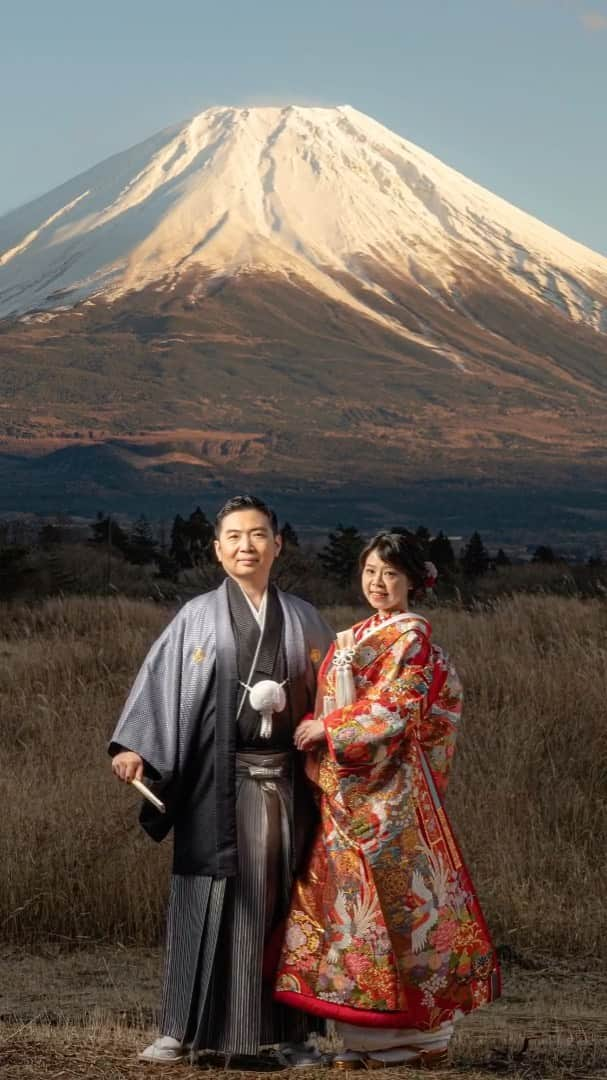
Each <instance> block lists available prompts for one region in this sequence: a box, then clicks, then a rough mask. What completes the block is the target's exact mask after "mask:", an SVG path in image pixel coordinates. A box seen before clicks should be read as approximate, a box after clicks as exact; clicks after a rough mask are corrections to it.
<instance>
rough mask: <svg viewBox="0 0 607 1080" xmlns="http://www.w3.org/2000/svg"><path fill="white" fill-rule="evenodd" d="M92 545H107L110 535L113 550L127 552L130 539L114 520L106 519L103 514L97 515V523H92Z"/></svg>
mask: <svg viewBox="0 0 607 1080" xmlns="http://www.w3.org/2000/svg"><path fill="white" fill-rule="evenodd" d="M91 531H92V533H93V535H92V538H91V540H92V543H93V544H107V543H108V535H109V538H110V545H111V547H112V548H116V550H117V551H121V552H123V553H124V552H125V551H126V549H127V548H128V546H129V538H128V536H127V534H126V533H125V531H124V529H121V528H120V525H119V524H118V522H117V521H115V520H114V518H111V517H109V516H108V517H104V516H103V514H102V513H101V512H99V513H98V514H97V517H96V519H95V521H93V522H92V523H91Z"/></svg>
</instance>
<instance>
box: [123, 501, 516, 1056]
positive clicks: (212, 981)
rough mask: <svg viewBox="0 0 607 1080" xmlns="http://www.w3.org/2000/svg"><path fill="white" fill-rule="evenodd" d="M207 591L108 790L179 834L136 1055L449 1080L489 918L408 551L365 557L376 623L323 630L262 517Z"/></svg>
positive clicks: (167, 644) (478, 981) (141, 692)
mask: <svg viewBox="0 0 607 1080" xmlns="http://www.w3.org/2000/svg"><path fill="white" fill-rule="evenodd" d="M215 533H216V539H215V551H216V555H217V558H218V560H219V561H220V563H221V564H222V566H223V569H224V570H225V572H226V580H225V581H224V583H223V584H222V585H221V586H220V588H218V589H216V590H213V591H212V592H209V593H206V594H204V595H202V596H199V597H196V598H195V599H194V600H192V601H190V603H188V604H186V605H185V606H184V607H183V608H182V609H181V611H180V612H179V613H178V615H177V616H176V617H175V618H174V619H173V621H172V622H171V623H170V625H169V626H168V627H167V629H166V630H165V632H164V633H163V634H162V635H161V637H160V638H159V639H158V640H157V641H156V642H155V644H154V645H153V646H152V648H151V650H150V652H149V654H148V656H147V657H146V659H145V661H144V663H143V666H142V668H141V670H140V672H139V675H138V676H137V679H136V681H135V683H134V685H133V688H132V690H131V693H130V695H129V698H128V700H127V703H126V705H125V708H124V710H123V713H122V716H121V718H120V720H119V722H118V725H117V727H116V730H115V732H114V735H113V738H112V741H111V744H110V753H111V754H112V756H113V761H112V768H113V771H114V773H115V774H116V775H117V776H118V777H119V778H120V779H121V780H127V781H128V780H132V779H141V778H142V777H145V778H146V779H149V780H150V781H152V782H155V783H154V784H153V786H154V790H155V791H156V793H157V794H158V795H159V796H160V797H161V798H162V799H163V800H164V802H165V805H166V809H167V813H166V814H165V815H161V814H159V813H158V812H157V811H155V810H154V809H153V808H152V807H149V805H148V803H145V804H144V806H143V808H142V812H141V820H142V824H143V826H144V828H145V829H146V830H147V831H148V832H149V833H150V835H152V836H153V837H154V838H155V839H158V840H160V839H162V838H163V837H164V836H165V835H166V834H167V833H168V832H169V830H170V829H171V828H172V829H173V833H174V857H173V874H172V878H171V889H170V898H169V909H168V920H167V950H166V960H165V971H164V980H163V993H162V1008H161V1019H160V1031H161V1034H160V1036H159V1038H158V1039H156V1040H155V1042H154V1043H152V1045H151V1046H149V1047H147V1049H146V1050H144V1051H143V1053H142V1054H141V1055H140V1057H141V1058H142V1059H143V1060H147V1061H157V1062H167V1061H180V1060H183V1059H186V1058H187V1057H188V1056H190V1055H196V1054H197V1053H198V1052H200V1051H205V1052H218V1053H221V1054H224V1055H227V1056H228V1057H229V1058H230V1059H231V1062H232V1065H233V1066H234V1067H241V1068H242V1067H253V1068H255V1067H256V1065H259V1067H263V1059H261V1058H259V1059H258V1058H257V1056H258V1055H259V1051H260V1048H261V1047H264V1046H276V1045H277V1044H278V1045H279V1047H280V1050H279V1052H278V1053H277V1054H275V1057H274V1063H275V1065H276V1066H278V1065H279V1064H282V1065H291V1066H295V1065H300V1066H303V1065H308V1064H309V1065H314V1064H318V1063H319V1058H320V1055H319V1052H318V1050H317V1049H316V1048H315V1047H314V1046H313V1044H312V1043H311V1042H307V1041H306V1040H307V1039H308V1037H309V1035H310V1034H311V1032H313V1031H320V1030H322V1029H323V1025H324V1021H325V1020H327V1019H331V1020H333V1021H335V1026H336V1030H337V1034H338V1036H339V1037H340V1039H341V1042H342V1044H343V1048H342V1049H341V1050H339V1051H338V1052H337V1053H335V1054H333V1055H331V1064H333V1065H335V1066H341V1067H342V1068H356V1067H363V1066H364V1067H377V1066H383V1065H389V1064H399V1065H402V1064H407V1063H410V1064H412V1065H428V1066H431V1067H434V1068H435V1067H437V1066H439V1065H441V1064H443V1063H445V1062H446V1058H447V1046H448V1043H449V1039H450V1037H451V1034H452V1032H453V1024H454V1020H455V1019H456V1018H457V1017H458V1016H460V1015H462V1014H464V1013H466V1012H469V1011H470V1010H471V1009H474V1008H476V1007H477V1006H479V1005H483V1004H485V1003H487V1002H489V1001H491V1000H493V999H494V998H495V997H497V996H498V994H499V970H498V967H497V962H496V958H495V953H494V950H493V946H492V944H491V940H490V937H489V934H488V931H487V927H486V925H485V922H484V919H483V916H482V912H481V910H480V907H479V904H478V901H477V899H476V896H475V893H474V889H473V886H472V883H471V881H470V878H469V876H468V873H467V871H466V868H465V866H464V864H463V861H462V857H461V854H460V851H459V848H458V845H457V843H456V840H455V838H454V836H453V833H452V831H451V828H450V825H449V822H448V819H447V817H446V815H445V811H444V809H443V803H442V799H443V796H444V792H445V788H446V784H447V777H448V772H449V766H450V764H451V758H452V755H453V750H454V743H455V737H456V731H457V721H458V717H459V714H460V709H461V687H460V683H459V680H458V677H457V675H456V673H455V671H454V669H453V667H452V665H451V664H450V662H449V660H448V658H447V657H446V655H445V653H444V652H443V651H442V650H441V649H440V648H439V647H438V646H436V645H434V644H433V643H432V640H431V628H430V625H429V623H428V622H427V621H426V619H424V618H423V617H421V616H420V615H415V614H413V613H412V612H411V611H410V610H409V600H410V597H411V596H412V595H414V594H415V593H416V592H423V589H424V586H425V579H426V576H427V570H426V566H425V564H424V561H423V555H422V553H421V550H420V548H419V546H418V544H417V541H416V539H415V538H414V537H413V536H411V535H401V534H397V533H381V534H379V535H378V536H376V537H375V538H374V539H373V540H372V541H371V542H370V543H369V544H368V545H367V547H366V548H365V550H364V552H363V554H362V556H361V576H362V590H363V593H364V595H365V598H366V600H367V601H368V603H369V605H370V607H371V608H372V611H373V613H372V615H371V616H370V618H368V619H366V620H365V621H364V622H362V623H358V624H356V625H355V626H353V627H352V628H351V629H350V630H347V631H344V632H342V633H340V634H338V635H337V641H334V634H333V632H332V631H331V630H330V628H329V627H328V626H327V624H326V623H325V622H324V620H323V619H322V618H321V616H320V615H319V614H318V612H317V611H316V610H315V609H314V608H313V607H312V606H311V605H310V604H308V603H306V602H305V601H303V600H300V599H299V598H298V597H295V596H292V595H290V594H287V593H283V592H281V591H280V590H279V589H278V588H276V587H275V586H274V585H272V584H271V583H270V571H271V568H272V564H273V562H274V560H275V558H276V556H277V555H278V554H279V551H280V536H279V533H278V528H277V522H276V517H275V515H274V513H273V512H272V511H271V510H270V509H269V508H268V507H267V506H266V505H265V504H264V503H263V502H261V501H260V500H258V499H256V498H253V497H251V496H240V497H237V498H235V499H232V500H230V501H229V502H228V503H226V505H225V506H224V507H223V509H222V510H221V511H220V513H219V514H218V516H217V520H216V528H215Z"/></svg>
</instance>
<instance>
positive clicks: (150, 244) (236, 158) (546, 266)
mask: <svg viewBox="0 0 607 1080" xmlns="http://www.w3.org/2000/svg"><path fill="white" fill-rule="evenodd" d="M468 269H474V271H475V272H476V273H478V274H480V275H481V276H482V274H483V273H484V271H487V272H489V271H490V272H491V273H492V274H497V275H499V276H500V277H501V278H502V279H504V280H506V281H507V282H508V283H509V285H510V286H512V287H514V288H515V289H516V290H517V291H519V292H522V293H526V294H528V295H529V296H531V297H532V298H534V299H539V300H542V301H544V302H547V303H549V304H551V305H553V306H554V307H557V308H559V309H560V310H561V311H562V312H563V313H565V314H566V315H568V316H569V317H570V318H572V319H574V320H577V321H580V322H584V323H586V324H587V325H589V326H591V327H593V328H594V329H596V330H601V331H607V307H606V303H605V301H606V298H607V259H605V258H603V257H602V256H600V255H598V254H596V253H594V252H592V251H591V250H589V249H587V248H585V247H583V246H582V245H580V244H578V243H576V242H574V241H572V240H570V239H568V238H567V237H565V236H563V235H561V234H560V233H558V232H557V231H555V230H554V229H551V228H549V227H548V226H546V225H543V224H542V223H541V222H539V221H537V220H535V219H534V218H532V217H530V216H529V215H528V214H525V213H524V212H522V211H520V210H518V209H516V208H514V207H512V206H510V205H509V204H508V203H506V202H505V201H504V200H502V199H500V198H498V197H497V196H495V195H492V194H490V193H489V192H487V191H485V190H484V189H483V188H481V187H479V186H478V185H477V184H475V183H473V182H472V181H470V180H468V179H466V178H465V177H464V176H462V175H461V174H459V173H457V172H456V171H455V170H453V169H451V168H449V167H448V166H447V165H444V164H443V163H442V162H440V161H439V160H438V159H437V158H435V157H433V156H432V155H431V154H429V153H427V152H426V151H424V150H421V149H420V148H418V147H417V146H415V145H413V144H412V143H410V142H407V141H406V140H405V139H403V138H401V137H400V136H398V135H396V134H394V133H392V132H390V131H388V130H387V129H386V128H384V127H382V126H381V125H380V124H378V123H377V122H375V121H374V120H372V119H370V118H369V117H367V116H365V115H363V114H362V113H360V112H358V111H357V110H355V109H353V108H351V107H350V106H347V105H345V106H339V107H336V108H317V107H299V106H290V107H287V108H212V109H207V110H205V111H204V112H202V113H200V114H199V115H197V116H195V117H194V118H193V119H192V120H190V121H189V122H188V123H186V124H184V125H177V126H175V127H172V128H169V129H167V130H165V131H163V132H161V133H160V134H158V135H155V136H153V137H152V138H150V139H148V140H146V141H145V142H143V143H141V144H139V145H138V146H135V147H134V148H132V149H131V150H127V151H125V152H123V153H120V154H117V155H115V156H114V157H112V158H110V159H108V160H107V161H105V162H103V163H102V164H100V165H98V166H96V167H94V168H92V169H90V170H88V172H86V173H84V174H82V175H81V176H79V177H77V178H75V179H74V180H71V181H69V182H68V183H66V184H64V185H62V186H61V187H60V188H57V189H56V190H55V191H53V192H51V193H50V194H48V195H46V196H44V197H42V198H40V199H38V200H36V201H35V202H32V203H30V204H28V205H26V206H24V207H22V208H20V209H19V210H16V211H13V212H12V213H10V214H7V215H5V216H4V217H3V218H0V316H2V317H6V316H9V315H20V314H23V313H26V312H31V311H33V310H49V311H52V310H53V309H56V308H58V307H60V308H65V306H72V305H74V304H75V303H77V302H78V301H81V300H83V299H85V298H87V297H94V296H95V295H102V296H104V297H105V298H106V299H108V300H113V299H116V298H117V297H120V296H122V295H124V294H125V293H126V292H128V291H129V290H141V289H143V288H145V287H147V286H150V285H154V286H156V287H158V288H161V289H170V288H172V287H173V286H174V285H175V284H176V282H177V281H179V280H180V279H182V278H183V277H184V276H185V275H186V274H187V275H188V280H190V279H191V281H192V289H193V296H194V297H195V295H196V288H197V286H196V280H197V278H198V279H200V281H201V282H203V281H204V282H208V280H209V277H212V276H213V275H221V276H226V275H227V276H231V275H236V274H239V273H243V272H254V271H258V270H263V271H264V273H276V274H280V275H283V276H284V275H287V276H288V277H292V278H293V279H297V280H300V281H302V282H307V283H308V284H309V285H311V286H313V287H314V288H315V289H317V290H319V291H320V292H321V293H324V294H326V295H327V296H328V297H330V298H332V299H335V300H338V301H340V302H342V303H345V304H346V305H348V306H350V307H351V308H355V309H357V310H358V312H360V313H362V314H366V315H367V317H368V318H370V319H372V320H374V321H376V322H377V321H379V322H383V323H385V324H387V325H391V326H392V329H396V330H397V332H398V333H400V334H402V335H403V336H411V331H410V330H407V329H406V328H405V327H403V326H402V324H401V323H400V322H399V321H398V320H397V319H395V318H392V316H391V314H390V303H391V298H390V294H389V291H387V290H386V289H385V286H384V283H383V272H384V271H386V270H388V271H389V272H390V273H391V274H397V275H398V276H399V277H400V278H402V279H406V280H408V281H411V282H413V283H414V284H415V285H416V287H419V288H422V289H424V290H425V291H426V292H429V293H435V294H436V295H437V296H439V295H441V294H444V295H450V294H453V295H457V288H458V281H460V280H461V277H462V274H465V273H466V271H467V270H468ZM353 285H355V286H356V287H353ZM201 287H202V286H201ZM365 293H367V294H368V295H369V296H371V295H372V294H375V297H378V296H379V297H381V298H382V301H383V302H382V305H381V309H378V306H377V304H376V303H375V304H372V305H370V304H368V303H367V301H366V299H365Z"/></svg>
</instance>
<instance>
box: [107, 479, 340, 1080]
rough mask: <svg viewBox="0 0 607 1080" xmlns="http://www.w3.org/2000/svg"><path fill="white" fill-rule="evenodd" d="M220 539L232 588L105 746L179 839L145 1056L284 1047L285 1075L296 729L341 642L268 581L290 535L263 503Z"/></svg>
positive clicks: (243, 510) (308, 809) (230, 507)
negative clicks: (153, 1025)
mask: <svg viewBox="0 0 607 1080" xmlns="http://www.w3.org/2000/svg"><path fill="white" fill-rule="evenodd" d="M215 536H216V539H215V552H216V555H217V558H218V560H219V562H220V563H221V564H222V566H223V569H224V570H225V572H226V575H227V577H226V580H225V581H224V583H223V584H222V585H221V586H220V588H218V589H215V590H213V591H212V592H209V593H206V594H204V595H203V596H198V597H196V598H195V599H194V600H192V601H190V603H188V604H186V605H185V606H184V607H183V608H182V609H181V611H180V612H179V614H178V615H177V616H176V617H175V618H174V619H173V621H172V622H171V624H170V625H169V626H168V627H167V629H166V630H165V632H164V633H163V634H162V635H161V637H160V638H159V639H158V641H156V643H155V644H154V645H153V646H152V648H151V650H150V652H149V654H148V656H147V657H146V659H145V661H144V663H143V666H142V668H141V670H140V672H139V675H138V676H137V679H136V681H135V684H134V686H133V689H132V690H131V693H130V695H129V698H128V700H127V703H126V705H125V708H124V711H123V713H122V716H121V718H120V720H119V722H118V726H117V728H116V730H115V732H114V735H113V738H112V741H111V743H110V748H109V749H110V753H111V754H112V755H113V762H112V769H113V771H114V773H115V774H116V776H117V777H119V778H120V779H121V780H125V781H130V780H133V779H139V780H140V779H141V778H142V777H143V776H146V777H149V778H150V779H152V780H155V781H156V782H157V783H156V786H155V788H154V790H155V791H156V793H157V794H158V795H159V796H160V797H161V798H162V799H163V800H164V802H165V804H166V809H167V813H166V815H165V816H162V815H160V814H159V813H158V812H157V811H155V810H153V809H150V808H149V807H148V804H147V803H146V804H144V806H143V808H142V814H141V820H142V824H143V825H144V828H146V829H147V831H148V832H149V833H150V834H151V835H152V836H154V838H155V839H162V837H163V836H165V835H166V834H167V832H168V831H169V829H170V828H171V827H173V831H174V857H173V876H172V879H171V891H170V899H169V910H168V920H167V952H166V961H165V972H164V982H163V994H162V1009H161V1035H160V1037H159V1038H158V1039H156V1040H155V1042H154V1043H152V1045H151V1046H148V1047H147V1048H146V1049H145V1050H144V1051H143V1053H142V1054H141V1055H140V1057H141V1058H142V1059H143V1060H146V1061H157V1062H167V1061H180V1060H182V1059H183V1058H184V1057H185V1056H186V1055H187V1054H191V1055H195V1054H196V1053H197V1051H198V1050H200V1049H205V1050H207V1051H217V1052H221V1053H223V1054H226V1055H228V1056H232V1055H237V1056H238V1057H239V1058H240V1062H238V1061H236V1060H233V1062H232V1064H233V1065H234V1067H238V1064H239V1063H240V1065H241V1066H243V1067H246V1066H247V1065H250V1064H255V1062H252V1061H251V1060H250V1059H251V1058H252V1057H255V1056H256V1055H258V1053H259V1048H260V1046H263V1045H267V1044H273V1043H278V1042H281V1041H282V1040H286V1041H287V1043H288V1044H290V1046H288V1047H287V1050H286V1058H287V1060H288V1061H289V1063H291V1064H305V1063H307V1058H306V1055H305V1053H302V1052H300V1051H297V1050H296V1049H294V1046H295V1044H296V1043H298V1042H300V1040H301V1039H302V1038H305V1036H306V1035H307V1033H308V1031H309V1030H310V1025H311V1024H312V1021H311V1020H310V1018H306V1017H305V1016H303V1014H298V1013H297V1012H295V1011H294V1010H290V1009H288V1008H286V1007H284V1006H277V1005H276V1004H273V1003H272V987H271V985H268V984H264V982H263V979H262V965H263V958H264V950H265V947H266V945H267V944H268V941H269V939H270V937H271V935H272V932H273V931H275V930H276V928H277V927H278V926H279V925H280V922H281V920H282V918H283V917H284V915H285V913H286V910H287V909H288V899H289V893H290V886H291V880H292V876H293V872H294V870H295V867H296V863H297V860H298V856H299V853H300V852H301V849H302V845H303V842H304V841H305V839H306V835H308V836H309V831H310V827H311V825H312V823H313V820H314V817H313V814H314V809H313V803H312V802H311V798H310V795H309V793H308V790H307V788H306V786H305V780H304V779H303V776H302V774H301V767H300V762H299V761H298V760H297V756H296V753H295V751H294V748H293V732H294V730H295V728H296V726H297V723H298V722H299V720H300V719H301V717H302V716H303V715H304V714H305V713H307V712H309V711H310V710H311V709H312V708H313V704H314V695H315V690H316V673H317V670H318V667H319V665H320V662H321V660H322V658H323V656H324V655H325V653H326V651H327V649H328V647H329V645H330V643H331V641H332V639H333V633H332V631H331V630H330V629H329V627H328V626H327V624H326V623H325V622H324V621H323V620H322V618H321V617H320V615H319V614H318V612H317V611H316V610H315V609H314V608H313V607H311V605H310V604H307V603H306V602H305V601H303V600H300V599H298V598H297V597H294V596H291V595H289V594H286V593H283V592H281V591H280V590H279V589H277V588H276V587H275V586H273V585H271V584H269V578H270V571H271V568H272V564H273V562H274V560H275V559H276V557H277V555H278V554H279V552H280V548H281V538H280V535H279V533H278V528H277V522H276V516H275V514H274V513H273V511H271V510H270V509H269V508H268V507H267V506H266V505H265V503H263V502H261V500H259V499H256V498H253V497H251V496H239V497H237V498H234V499H231V500H230V501H229V502H228V503H226V505H225V506H224V507H223V509H222V510H221V511H220V512H219V514H218V516H217V519H216V523H215ZM258 684H260V685H258ZM262 684H263V685H262ZM254 687H257V690H256V691H255V692H252V688H254ZM262 698H264V699H265V700H264V701H261V699H262ZM260 708H261V709H262V712H263V715H262V714H260V712H259V709H260ZM272 710H273V711H272ZM283 1060H284V1059H283Z"/></svg>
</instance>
